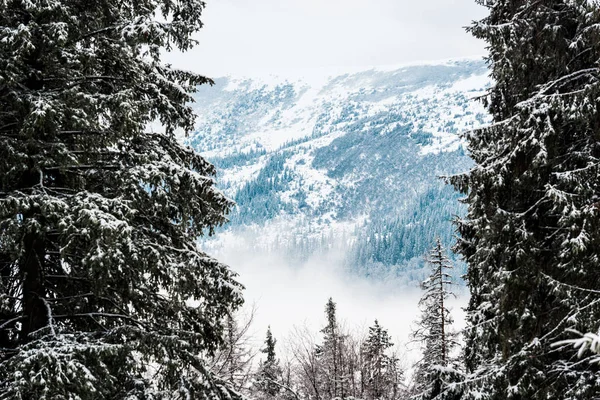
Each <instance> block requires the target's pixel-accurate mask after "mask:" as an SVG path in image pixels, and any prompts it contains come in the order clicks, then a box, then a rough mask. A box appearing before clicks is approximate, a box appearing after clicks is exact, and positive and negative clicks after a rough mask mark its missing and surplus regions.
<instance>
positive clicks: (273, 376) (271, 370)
mask: <svg viewBox="0 0 600 400" xmlns="http://www.w3.org/2000/svg"><path fill="white" fill-rule="evenodd" d="M276 343H277V340H276V339H275V338H273V334H272V333H271V327H269V328H268V329H267V337H266V339H265V347H264V348H263V349H261V351H262V352H263V353H264V354H266V356H267V358H266V359H265V360H264V361H263V362H261V364H260V366H259V367H258V372H257V374H256V382H255V386H256V388H257V392H258V394H259V397H260V398H263V399H273V398H276V397H277V395H278V394H279V393H280V392H281V389H282V383H279V381H280V380H281V377H282V370H281V367H280V366H279V360H278V359H277V355H276V353H275V344H276Z"/></svg>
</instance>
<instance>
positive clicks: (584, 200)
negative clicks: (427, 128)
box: [453, 0, 600, 400]
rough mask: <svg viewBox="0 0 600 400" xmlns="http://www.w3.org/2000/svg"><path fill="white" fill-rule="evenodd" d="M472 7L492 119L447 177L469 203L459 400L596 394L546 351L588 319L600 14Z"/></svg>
mask: <svg viewBox="0 0 600 400" xmlns="http://www.w3.org/2000/svg"><path fill="white" fill-rule="evenodd" d="M480 3H481V4H483V5H486V6H487V7H488V9H489V11H490V14H489V16H488V17H486V18H485V19H483V20H482V21H479V22H477V23H475V24H474V25H473V26H472V27H471V28H470V30H471V32H472V33H473V34H474V35H475V36H476V37H477V38H481V39H484V40H485V41H487V43H488V49H489V57H488V61H489V63H490V66H491V75H492V78H493V79H494V81H495V84H494V86H493V87H492V89H491V90H490V93H489V97H488V98H487V99H486V102H487V105H488V108H489V111H490V113H491V115H492V117H493V120H494V123H493V124H492V125H491V126H489V127H485V128H483V129H478V130H475V131H474V132H471V133H469V134H467V135H466V138H467V140H468V143H469V149H470V152H471V156H472V158H473V159H474V161H475V163H476V165H475V167H474V168H473V169H472V170H471V171H470V173H469V174H467V175H464V176H460V177H455V178H453V183H454V184H455V185H456V186H457V187H459V188H460V189H462V190H463V191H464V192H465V193H466V194H467V198H466V202H467V203H468V205H469V211H468V214H467V216H466V218H465V219H464V220H461V221H459V225H458V227H459V232H460V234H461V236H462V239H461V240H460V241H459V243H458V245H457V250H458V251H459V252H460V253H461V254H462V255H463V256H464V258H465V259H466V261H467V263H468V273H467V279H468V285H469V288H470V290H471V299H470V302H469V306H468V310H467V311H468V315H467V321H468V327H467V330H466V350H465V361H466V367H467V372H468V373H469V374H470V376H469V379H468V380H467V382H468V384H466V385H465V386H466V389H467V391H466V393H465V396H464V398H466V399H470V398H478V399H529V400H536V399H549V398H552V399H573V400H574V399H591V398H596V397H598V395H599V393H600V381H599V380H598V368H597V366H591V365H590V364H588V363H586V362H584V361H580V360H577V358H576V357H574V356H575V355H574V354H572V353H571V354H569V353H568V352H566V351H558V350H556V349H553V348H552V347H551V344H552V343H555V342H557V341H558V340H560V339H563V338H565V336H566V334H565V330H566V329H567V328H571V329H576V330H578V331H580V332H589V331H596V330H597V327H598V321H600V302H599V301H598V298H597V290H598V289H599V285H600V284H599V282H600V268H598V249H599V248H600V229H599V227H600V214H599V212H600V207H599V206H598V205H599V202H598V201H599V200H598V199H599V198H600V180H599V179H598V176H599V174H600V164H599V163H598V158H599V157H600V145H599V143H600V113H599V112H598V111H599V100H598V99H599V98H600V96H599V94H600V84H599V78H600V74H599V69H598V61H599V58H600V30H599V29H598V26H600V24H599V22H600V7H598V6H599V4H598V2H597V1H595V0H547V1H534V0H490V1H480Z"/></svg>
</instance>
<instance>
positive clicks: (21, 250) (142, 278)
mask: <svg viewBox="0 0 600 400" xmlns="http://www.w3.org/2000/svg"><path fill="white" fill-rule="evenodd" d="M0 4H1V7H0V8H1V9H2V13H0V26H2V28H1V29H0V102H1V105H2V107H1V111H0V341H1V343H0V398H2V399H11V400H15V399H58V398H64V399H74V398H79V399H124V398H128V399H151V398H152V399H158V398H161V399H176V398H209V397H210V398H214V397H217V398H226V397H229V396H230V395H233V394H232V393H231V392H230V391H229V389H228V388H227V387H226V386H225V385H223V383H222V382H221V381H220V380H219V379H217V378H215V377H214V376H213V375H212V374H211V373H210V372H209V371H208V370H207V369H206V368H205V365H204V363H203V362H202V361H201V358H200V355H201V354H203V353H206V352H208V353H211V352H212V351H214V350H215V349H216V348H217V347H218V345H219V344H220V343H221V342H222V333H223V325H222V322H221V318H222V316H223V315H226V314H228V313H230V312H231V311H232V310H233V309H235V308H236V307H238V306H239V305H240V304H241V302H242V298H241V294H240V285H239V284H238V283H237V282H236V281H235V280H234V274H233V273H232V272H231V271H230V270H229V268H228V267H227V266H225V265H223V264H221V263H219V262H218V261H216V260H214V259H212V258H210V257H209V256H207V255H206V254H204V253H202V252H201V251H200V250H199V249H198V247H197V244H196V239H197V238H198V237H199V236H201V235H203V234H204V233H206V232H209V233H210V232H212V230H213V228H214V227H215V226H218V225H221V224H222V223H224V222H225V221H226V218H225V215H226V213H227V212H228V210H229V209H230V207H231V202H230V201H229V200H227V199H226V198H225V197H224V196H223V195H222V194H221V193H220V192H218V191H217V190H215V189H214V187H213V179H212V176H214V173H215V170H214V168H213V166H212V165H210V164H209V163H207V162H206V161H205V160H204V159H203V158H201V157H200V156H199V155H197V154H196V153H194V152H193V151H192V150H191V149H188V148H184V147H182V146H181V145H180V144H178V142H177V141H176V139H175V134H174V132H175V130H176V129H182V130H183V131H190V130H191V129H192V128H193V121H194V115H193V112H192V109H191V108H190V107H189V105H187V103H188V102H190V101H192V97H191V95H190V93H191V92H193V91H194V90H195V88H196V86H197V85H199V84H203V83H208V82H209V80H208V79H206V78H204V77H201V76H198V75H195V74H193V73H189V72H184V71H179V70H175V69H172V68H171V67H169V66H166V65H163V64H162V63H161V61H160V57H159V56H160V52H161V50H162V49H165V48H166V49H171V48H176V49H180V50H187V49H189V48H190V47H191V46H192V45H193V43H194V41H193V40H192V39H191V35H192V33H194V32H195V31H197V30H198V29H199V28H200V27H201V25H202V23H201V20H200V17H201V12H202V10H203V7H204V4H203V3H202V2H201V1H183V2H172V1H162V0H141V1H127V0H105V1H96V2H94V1H79V0H63V1H43V2H40V1H28V2H23V1H10V2H9V1H1V2H0ZM151 121H158V122H160V123H161V124H162V126H164V129H161V130H160V131H157V132H148V131H147V130H146V127H147V126H148V124H149V123H150V122H151Z"/></svg>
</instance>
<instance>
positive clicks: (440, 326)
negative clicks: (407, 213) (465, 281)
mask: <svg viewBox="0 0 600 400" xmlns="http://www.w3.org/2000/svg"><path fill="white" fill-rule="evenodd" d="M426 261H427V263H428V264H429V265H430V267H431V275H430V276H429V277H428V278H427V279H426V280H425V281H423V283H422V285H421V286H422V289H423V291H424V293H423V296H422V297H421V300H420V301H419V308H420V310H421V316H420V319H419V320H418V321H417V327H416V329H415V330H414V332H413V338H414V340H416V341H418V342H419V343H421V344H422V345H423V356H422V358H421V360H420V361H419V362H418V363H417V368H416V371H415V379H414V382H415V387H414V389H413V391H414V392H415V394H417V395H418V396H417V397H418V398H419V399H421V400H425V399H438V400H441V399H454V398H459V395H460V393H459V389H457V388H455V387H453V386H451V385H450V384H451V383H454V382H455V381H458V380H459V379H460V375H461V373H460V371H459V370H458V368H457V365H456V362H455V361H456V360H455V359H454V358H453V357H452V350H453V349H454V348H455V347H456V345H457V341H456V333H455V332H454V331H453V329H452V323H453V322H454V321H453V319H452V315H451V314H450V309H449V308H448V298H450V297H452V296H454V293H452V289H451V285H452V275H451V274H450V271H451V270H452V264H451V263H450V260H449V259H448V257H447V256H446V252H445V251H444V248H443V247H442V243H441V241H440V239H437V240H436V244H435V247H434V248H433V249H432V250H431V251H430V253H429V256H428V257H427V258H426Z"/></svg>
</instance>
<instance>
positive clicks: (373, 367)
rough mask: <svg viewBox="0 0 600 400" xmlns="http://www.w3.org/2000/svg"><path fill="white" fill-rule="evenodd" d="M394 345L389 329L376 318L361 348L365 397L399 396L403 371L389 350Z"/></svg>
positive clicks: (390, 397) (393, 397)
mask: <svg viewBox="0 0 600 400" xmlns="http://www.w3.org/2000/svg"><path fill="white" fill-rule="evenodd" d="M393 345H394V344H393V343H392V340H391V337H390V335H389V334H388V332H387V330H386V329H384V328H382V327H381V325H379V322H378V321H377V320H375V324H374V325H373V326H372V327H370V328H369V335H368V336H367V339H366V340H365V341H364V343H363V344H362V348H361V353H362V361H363V365H362V369H361V370H362V374H363V377H362V379H363V381H364V382H365V388H364V397H365V399H368V400H377V399H382V400H383V399H389V400H394V399H397V398H398V394H399V388H400V383H401V382H402V371H401V370H400V368H399V366H398V362H399V359H398V358H397V357H396V356H395V355H394V354H390V353H389V351H388V350H389V349H390V347H392V346H393Z"/></svg>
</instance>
